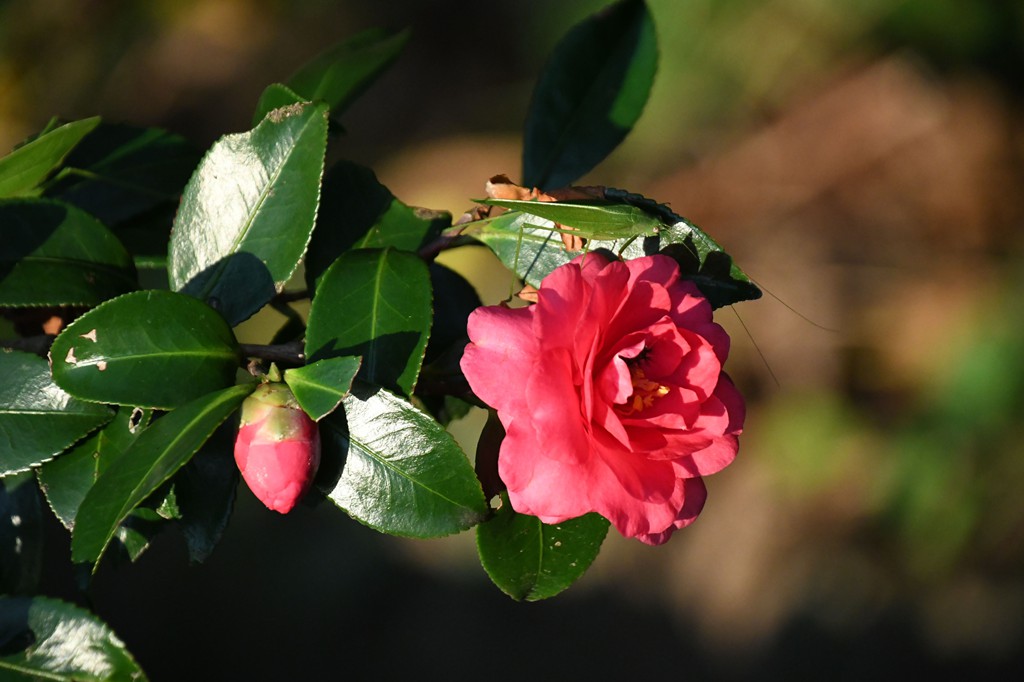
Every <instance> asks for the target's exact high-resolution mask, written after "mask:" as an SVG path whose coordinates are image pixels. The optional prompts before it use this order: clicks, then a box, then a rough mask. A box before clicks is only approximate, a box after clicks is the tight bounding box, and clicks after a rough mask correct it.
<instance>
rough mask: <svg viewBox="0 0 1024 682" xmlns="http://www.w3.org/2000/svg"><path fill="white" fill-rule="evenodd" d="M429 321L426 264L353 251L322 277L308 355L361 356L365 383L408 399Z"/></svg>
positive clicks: (388, 252)
mask: <svg viewBox="0 0 1024 682" xmlns="http://www.w3.org/2000/svg"><path fill="white" fill-rule="evenodd" d="M430 319H431V292H430V274H429V272H428V271H427V266H426V264H424V262H423V261H422V260H420V259H419V258H417V257H416V256H415V255H413V254H411V253H405V252H403V251H396V250H394V249H383V250H377V249H361V250H358V251H350V252H348V253H346V254H345V255H343V256H341V257H340V258H338V260H337V261H335V263H334V265H332V266H331V267H330V268H328V269H327V272H325V273H324V275H323V277H322V278H321V279H320V284H319V286H318V288H317V292H316V297H315V298H314V299H313V305H312V308H311V309H310V312H309V328H308V329H307V330H306V357H307V358H309V359H310V361H313V362H315V361H317V360H322V359H324V358H334V357H342V356H353V355H361V356H362V357H363V364H362V367H361V368H360V370H359V377H360V379H362V380H363V381H366V382H367V383H372V384H376V385H378V386H384V387H386V388H389V389H391V390H395V391H401V392H402V393H405V394H406V395H411V394H412V390H413V387H415V385H416V378H417V376H419V372H420V365H421V364H422V363H423V353H424V349H425V348H426V345H427V339H428V338H429V336H430Z"/></svg>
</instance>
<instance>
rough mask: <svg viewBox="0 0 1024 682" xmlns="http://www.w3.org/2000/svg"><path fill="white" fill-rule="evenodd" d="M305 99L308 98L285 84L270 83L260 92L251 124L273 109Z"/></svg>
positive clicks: (257, 121) (255, 124) (254, 125)
mask: <svg viewBox="0 0 1024 682" xmlns="http://www.w3.org/2000/svg"><path fill="white" fill-rule="evenodd" d="M307 101H309V100H307V99H306V98H305V97H303V96H302V95H299V94H297V93H296V92H295V91H294V90H292V89H291V88H289V87H288V86H287V85H282V84H280V83H271V84H270V85H268V86H267V87H266V88H265V89H264V90H263V93H262V94H260V101H259V102H257V103H256V111H255V112H254V113H253V115H252V125H253V127H256V126H257V125H258V124H259V122H260V121H262V120H263V119H264V118H266V117H267V114H269V113H270V112H271V111H273V110H274V109H279V108H281V107H287V106H290V105H292V104H301V103H302V102H307Z"/></svg>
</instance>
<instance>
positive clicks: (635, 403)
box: [626, 365, 669, 415]
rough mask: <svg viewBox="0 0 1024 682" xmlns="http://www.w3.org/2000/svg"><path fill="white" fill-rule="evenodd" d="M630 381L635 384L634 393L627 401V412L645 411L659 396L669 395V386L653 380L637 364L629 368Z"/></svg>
mask: <svg viewBox="0 0 1024 682" xmlns="http://www.w3.org/2000/svg"><path fill="white" fill-rule="evenodd" d="M629 377H630V381H631V382H632V384H633V395H632V397H630V399H629V402H627V403H626V414H627V415H629V414H634V413H636V412H643V411H644V410H646V409H647V408H648V407H651V406H652V405H654V401H655V400H657V399H658V398H661V397H663V396H666V395H668V393H669V388H668V386H662V385H661V384H659V383H658V382H656V381H651V380H650V379H648V378H647V376H646V375H645V374H644V371H643V370H642V369H640V368H639V367H636V366H635V365H634V366H632V367H630V368H629Z"/></svg>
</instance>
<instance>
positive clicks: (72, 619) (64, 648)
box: [0, 596, 146, 682]
mask: <svg viewBox="0 0 1024 682" xmlns="http://www.w3.org/2000/svg"><path fill="white" fill-rule="evenodd" d="M0 673H2V675H0V676H3V678H4V679H7V680H57V681H58V682H115V681H117V682H120V681H121V680H125V681H126V682H127V681H131V682H145V680H146V675H145V673H143V672H142V669H141V668H139V665H138V664H137V663H136V662H135V660H134V659H133V658H132V655H131V654H130V653H129V652H128V650H127V649H126V648H125V646H124V643H123V642H122V641H121V640H120V639H118V637H117V635H115V634H114V632H113V631H112V630H111V629H110V627H108V626H107V624H106V623H104V622H103V621H101V620H100V619H99V618H97V617H96V616H94V615H92V614H91V613H89V612H88V611H86V610H85V609H81V608H79V607H77V606H72V605H71V604H66V603H64V602H62V601H58V600H56V599H49V598H46V597H3V596H0Z"/></svg>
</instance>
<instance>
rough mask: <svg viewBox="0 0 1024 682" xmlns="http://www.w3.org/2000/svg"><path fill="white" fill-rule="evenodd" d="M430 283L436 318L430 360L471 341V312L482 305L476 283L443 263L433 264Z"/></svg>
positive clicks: (433, 326) (427, 357)
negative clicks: (467, 326) (468, 328)
mask: <svg viewBox="0 0 1024 682" xmlns="http://www.w3.org/2000/svg"><path fill="white" fill-rule="evenodd" d="M430 285H431V288H432V289H433V291H434V322H433V325H432V326H431V329H432V331H431V334H430V343H429V344H428V345H427V353H426V357H425V361H426V362H428V363H429V362H433V361H435V360H436V359H437V358H438V357H440V356H441V354H443V353H444V352H445V351H447V350H449V349H450V348H452V347H453V346H455V345H457V344H460V343H461V344H465V342H466V341H468V339H469V337H468V336H467V334H466V323H467V322H468V320H469V315H470V313H472V312H473V311H474V310H476V309H477V308H479V307H480V306H481V305H482V304H481V303H480V297H479V296H478V295H477V293H476V289H474V288H473V285H472V284H470V283H469V282H467V281H466V279H465V278H464V277H463V276H462V275H460V274H459V273H457V272H455V271H454V270H451V269H449V268H446V267H445V266H443V265H441V264H440V263H436V262H434V263H431V264H430ZM460 351H461V348H460ZM459 355H460V356H461V352H460V353H459Z"/></svg>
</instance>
